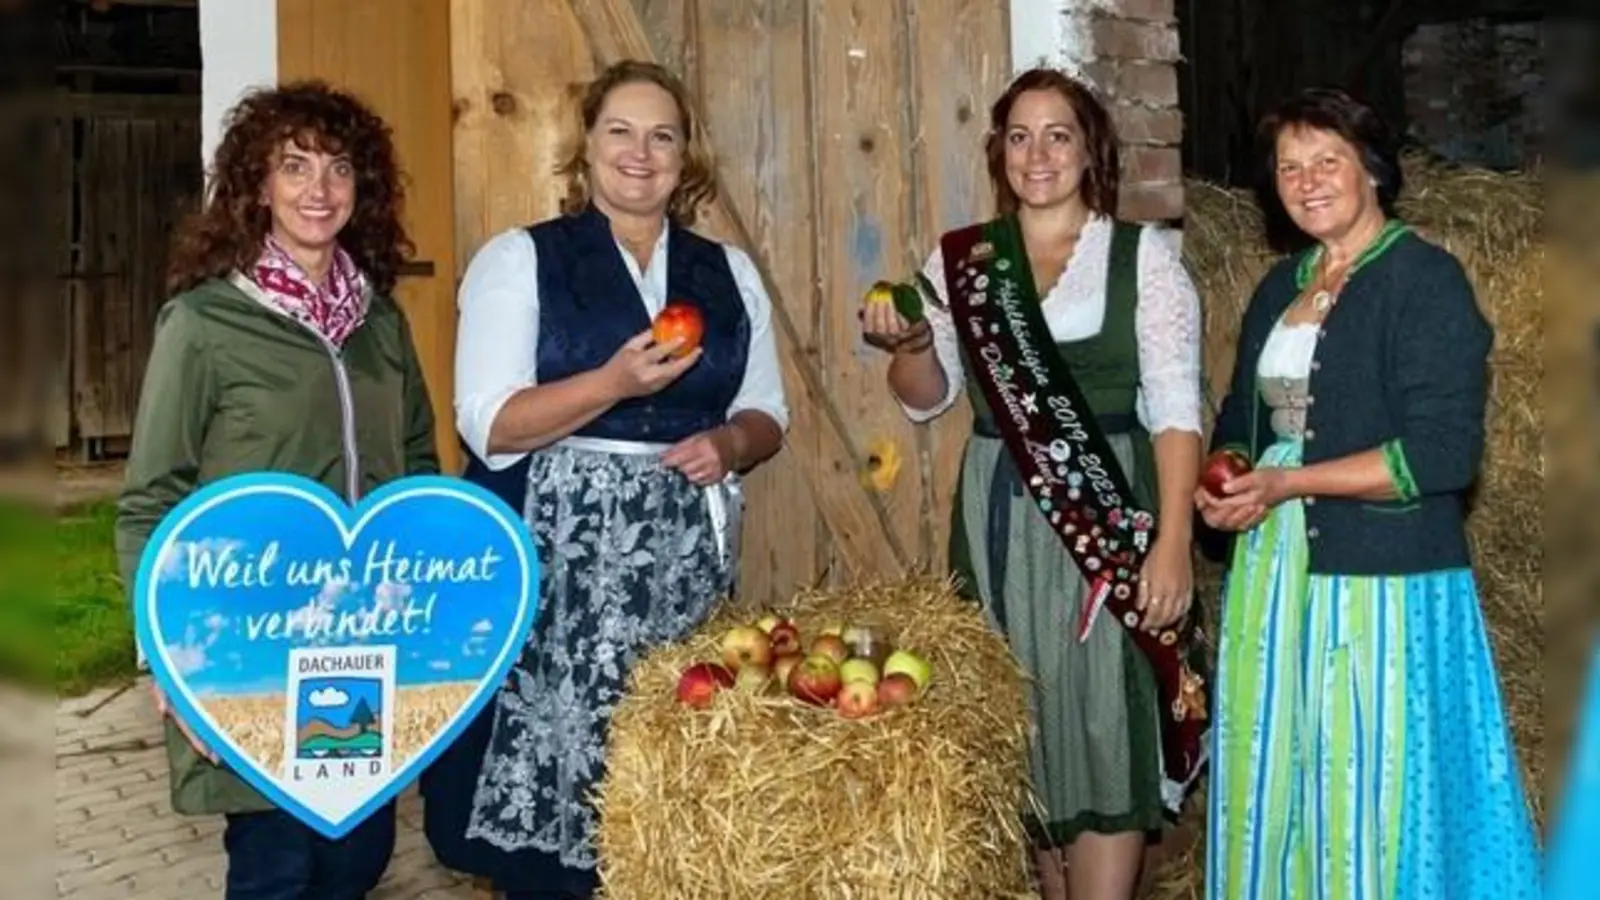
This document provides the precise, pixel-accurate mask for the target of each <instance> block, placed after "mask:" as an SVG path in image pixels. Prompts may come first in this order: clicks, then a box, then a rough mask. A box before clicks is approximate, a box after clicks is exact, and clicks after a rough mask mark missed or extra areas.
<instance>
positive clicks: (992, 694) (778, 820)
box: [596, 579, 1031, 900]
mask: <svg viewBox="0 0 1600 900" xmlns="http://www.w3.org/2000/svg"><path fill="white" fill-rule="evenodd" d="M776 612H778V613H779V614H780V615H787V616H789V617H791V618H793V619H794V620H795V621H796V623H797V624H798V625H799V627H800V629H801V633H802V635H804V636H805V638H806V640H807V641H809V639H810V637H811V636H814V635H816V634H817V633H819V631H820V630H821V629H823V628H826V627H827V625H828V624H830V623H833V622H870V623H874V624H876V625H878V626H887V630H888V631H890V632H891V633H892V636H893V640H894V644H895V646H896V647H903V648H906V649H909V650H912V651H913V652H916V653H917V654H918V655H920V656H922V657H923V658H925V659H927V660H928V661H929V662H930V663H931V664H932V666H933V677H932V679H931V681H930V682H929V684H928V687H927V688H926V690H925V691H924V693H923V694H922V695H921V696H920V697H919V698H918V699H917V700H916V701H915V702H914V703H913V704H912V705H910V706H907V707H901V708H897V709H892V710H888V711H884V712H880V713H878V714H876V715H874V716H871V717H868V718H864V719H856V720H849V719H844V718H842V717H841V716H840V715H839V714H838V713H837V712H836V711H835V710H833V709H829V708H817V707H810V706H806V705H802V704H801V703H799V702H798V701H796V700H793V699H792V698H789V697H787V696H786V695H783V694H780V693H776V692H771V693H755V692H745V691H742V690H739V689H737V688H735V689H729V690H724V691H721V692H719V693H718V694H717V695H716V697H715V699H714V700H713V701H712V704H711V705H710V707H708V708H706V709H702V710H696V709H691V708H689V707H686V706H683V705H681V704H680V703H679V702H678V701H677V699H676V696H675V688H676V685H677V681H678V676H679V674H680V673H681V672H682V671H683V669H684V668H685V667H687V666H688V665H690V664H692V663H694V662H698V661H702V660H715V659H717V658H718V652H717V644H718V642H719V641H720V638H721V635H722V634H723V633H724V632H725V631H726V629H727V628H729V627H731V626H733V625H734V624H739V623H741V622H746V621H749V616H748V610H745V611H743V615H741V614H739V613H737V612H735V611H734V610H732V609H731V608H724V609H722V610H720V611H719V612H718V614H717V615H716V616H714V617H713V619H712V620H711V621H710V622H709V623H707V624H706V625H705V626H704V627H703V628H702V629H701V630H700V631H698V632H697V633H695V634H694V635H692V636H691V637H690V638H688V639H686V640H685V641H683V642H681V643H679V644H675V645H671V646H667V647H663V648H661V649H659V650H657V651H655V652H653V653H652V654H651V655H649V656H648V657H647V658H645V659H643V660H642V661H641V662H640V663H639V665H638V666H636V668H635V670H634V673H633V676H632V680H631V683H630V688H629V692H628V694H627V696H625V697H624V699H623V700H622V702H621V703H620V704H619V705H618V706H617V709H616V711H615V714H614V716H613V719H612V724H611V732H610V748H609V752H608V757H607V773H606V776H605V779H604V780H603V782H602V783H601V785H600V787H599V789H598V796H597V797H596V803H597V804H598V807H599V809H600V811H601V825H600V834H599V848H600V857H601V863H600V871H601V877H602V880H603V884H604V890H605V895H606V896H607V897H608V898H611V900H634V898H638V900H646V898H662V897H672V898H683V900H688V898H695V897H706V898H712V897H715V898H722V900H736V898H744V897H749V898H767V897H773V896H791V897H862V898H866V897H894V898H921V897H927V898H936V897H937V898H952V900H955V898H961V900H970V898H1000V897H1027V896H1031V893H1030V891H1031V888H1030V880H1029V871H1030V869H1029V866H1030V861H1029V858H1028V851H1027V844H1026V837H1025V835H1024V833H1023V829H1022V822H1021V815H1022V813H1023V811H1024V809H1025V808H1026V807H1025V804H1026V803H1027V802H1028V794H1027V741H1028V734H1029V723H1028V718H1027V714H1026V709H1025V706H1024V703H1025V700H1024V693H1023V688H1024V675H1023V673H1022V671H1021V669H1020V668H1019V667H1018V665H1017V663H1016V661H1015V659H1014V658H1013V657H1012V655H1011V654H1010V651H1009V650H1008V648H1007V647H1006V646H1005V643H1004V641H1003V639H1002V638H1000V637H999V636H998V635H997V634H996V633H995V632H994V631H992V630H991V629H990V628H989V627H988V625H987V624H986V622H985V620H984V619H983V617H982V614H981V612H980V611H979V610H978V609H976V608H975V607H973V606H972V605H971V604H969V603H967V602H965V601H963V600H962V599H960V598H959V597H958V596H957V595H956V594H955V593H954V591H953V590H951V588H950V585H949V584H947V583H945V582H938V581H928V580H921V579H914V580H909V581H906V582H902V583H886V584H874V585H862V586H855V587H851V588H848V589H843V590H835V591H809V592H806V593H803V594H801V595H799V596H797V597H796V598H795V599H794V600H793V602H792V605H791V606H789V607H788V608H785V609H781V610H776Z"/></svg>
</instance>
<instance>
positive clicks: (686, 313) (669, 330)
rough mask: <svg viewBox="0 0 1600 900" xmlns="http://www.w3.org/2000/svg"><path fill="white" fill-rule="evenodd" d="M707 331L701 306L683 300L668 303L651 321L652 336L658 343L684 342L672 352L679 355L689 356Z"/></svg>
mask: <svg viewBox="0 0 1600 900" xmlns="http://www.w3.org/2000/svg"><path fill="white" fill-rule="evenodd" d="M705 331H706V323H705V317H703V316H702V315H700V308H699V307H697V306H693V305H691V304H689V303H686V302H684V301H682V300H674V301H672V302H671V303H668V304H667V305H666V306H665V307H664V308H662V310H661V312H659V313H657V314H656V318H655V321H653V322H651V323H650V336H651V337H653V338H655V341H656V343H658V344H666V343H670V342H672V341H682V342H683V346H681V347H679V348H678V349H677V351H675V352H674V353H673V354H672V355H673V356H679V357H681V356H687V355H688V354H689V352H690V351H692V350H694V348H696V347H698V346H700V339H701V338H702V337H703V336H704V335H705Z"/></svg>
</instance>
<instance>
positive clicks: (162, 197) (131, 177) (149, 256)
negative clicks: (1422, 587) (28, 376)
mask: <svg viewBox="0 0 1600 900" xmlns="http://www.w3.org/2000/svg"><path fill="white" fill-rule="evenodd" d="M66 108H67V110H68V112H67V114H66V115H64V116H62V118H61V119H60V120H59V128H60V129H61V130H60V131H59V132H58V135H59V138H58V139H59V141H60V146H61V148H62V149H63V150H64V151H65V152H66V156H65V158H64V159H65V161H64V163H63V168H62V170H61V171H62V174H63V179H64V181H63V187H64V188H65V189H66V190H69V191H75V192H76V198H75V202H73V203H72V205H71V209H72V210H73V211H74V215H72V216H70V217H69V218H68V220H67V222H66V223H64V224H65V225H66V228H67V234H66V235H65V240H64V241H63V246H64V247H65V248H66V250H67V252H66V254H65V259H64V260H63V262H64V263H65V267H66V274H67V276H68V277H67V279H66V280H65V281H64V283H63V288H64V292H65V298H64V299H65V300H66V301H67V303H68V306H69V309H70V314H69V319H70V323H71V327H70V330H69V332H68V334H69V338H68V341H69V353H70V356H69V358H70V360H71V363H70V372H69V378H70V384H71V395H72V404H71V431H72V433H73V436H75V437H76V439H77V441H78V443H79V447H80V449H81V450H83V451H85V452H95V451H98V450H104V449H112V448H116V447H119V446H125V445H126V442H127V440H128V439H129V438H130V437H131V435H132V434H133V417H134V413H135V411H136V409H137V406H138V399H139V398H138V393H139V384H140V381H141V380H142V379H143V377H144V368H145V363H146V361H147V360H148V359H149V357H150V347H151V343H152V341H153V340H154V333H155V316H156V312H157V311H158V310H159V309H160V307H161V303H162V301H163V300H164V298H165V297H166V290H165V288H164V286H163V285H164V282H165V274H166V273H165V268H166V260H167V243H168V240H169V238H170V235H171V231H172V228H173V226H174V225H176V224H177V219H178V216H179V215H180V214H181V213H182V212H183V211H184V210H185V209H186V208H187V206H188V205H189V204H190V203H191V202H192V201H193V200H194V199H195V197H196V196H197V194H198V192H199V190H200V186H201V170H200V164H199V159H198V155H197V153H196V149H197V148H198V147H199V146H200V116H199V108H198V103H197V102H196V101H195V100H194V99H193V98H184V97H140V96H123V95H116V94H106V95H81V96H78V97H75V98H74V99H72V100H71V101H70V102H68V103H67V104H66ZM67 196H70V194H69V195H67ZM62 424H63V423H60V422H57V423H53V427H52V430H53V431H55V432H56V434H55V437H56V444H57V446H58V447H59V446H62V445H64V444H66V443H67V438H68V435H67V433H66V429H64V428H62V427H61V425H62Z"/></svg>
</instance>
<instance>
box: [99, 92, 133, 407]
mask: <svg viewBox="0 0 1600 900" xmlns="http://www.w3.org/2000/svg"><path fill="white" fill-rule="evenodd" d="M105 124H106V125H107V126H108V127H107V130H106V133H107V134H108V135H109V136H111V140H110V141H109V142H108V143H107V144H106V145H105V147H104V152H105V154H106V155H105V156H104V157H103V163H104V164H105V165H107V166H108V171H107V173H106V174H107V175H108V176H109V177H108V179H107V181H106V182H105V183H103V184H102V190H103V191H104V192H105V194H104V196H103V197H102V202H103V203H104V204H105V207H104V209H105V210H106V212H107V215H106V219H105V222H106V224H108V225H109V227H107V228H103V229H101V230H100V232H99V233H98V234H97V235H96V236H95V237H96V238H97V239H98V240H99V241H100V254H101V257H100V258H101V261H102V263H103V264H104V265H106V267H107V268H109V269H110V270H111V271H114V272H118V273H120V275H119V276H118V277H116V278H112V279H108V280H107V281H106V282H105V287H106V293H105V295H104V305H103V306H102V307H101V314H102V315H104V316H105V321H104V323H103V325H104V329H105V330H104V332H103V333H102V337H101V344H100V352H101V353H103V354H105V360H106V362H105V368H104V369H103V373H102V374H103V377H104V379H105V382H104V384H103V386H102V393H101V411H102V415H103V417H104V418H103V419H102V421H101V429H102V431H101V433H100V435H99V436H100V437H121V436H123V435H127V434H131V433H132V432H133V414H132V412H131V410H130V409H129V401H130V398H132V396H133V395H134V393H135V389H134V387H133V386H132V384H130V379H131V368H132V367H131V366H130V364H129V363H130V360H129V350H130V349H131V345H132V332H131V328H132V324H133V316H134V312H133V308H134V303H133V289H134V283H135V282H134V279H135V278H136V277H137V269H136V263H135V261H134V258H133V249H134V243H133V240H134V234H133V229H134V227H135V221H136V219H135V214H134V207H135V205H136V204H137V197H138V193H137V191H138V188H137V187H136V185H135V184H134V183H133V182H131V181H130V180H129V178H128V175H129V171H130V170H133V171H138V168H139V159H138V156H137V151H136V146H135V143H134V137H135V125H136V123H134V122H130V121H128V120H126V119H111V120H108V121H107V122H106V123H105Z"/></svg>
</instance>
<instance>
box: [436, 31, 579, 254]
mask: <svg viewBox="0 0 1600 900" xmlns="http://www.w3.org/2000/svg"><path fill="white" fill-rule="evenodd" d="M450 20H451V41H450V43H451V52H450V60H451V64H450V70H451V80H452V81H453V83H454V89H455V101H454V116H455V125H454V148H455V149H454V153H455V208H456V216H455V225H456V247H457V248H458V250H459V253H460V255H459V257H458V260H457V269H458V274H459V273H460V272H462V271H465V270H466V266H467V263H468V262H469V261H470V260H471V256H472V254H473V253H474V252H476V251H477V249H478V248H479V247H481V246H482V245H483V243H484V241H486V240H488V239H489V238H490V237H492V236H494V235H495V234H497V233H498V232H500V231H503V230H505V229H507V228H513V227H517V226H521V225H527V224H531V223H533V222H535V221H538V220H539V219H544V218H548V217H549V216H552V215H555V214H556V212H557V211H558V209H559V206H560V202H561V196H562V194H563V192H564V187H565V186H564V185H563V184H561V182H560V180H559V179H558V178H556V177H555V175H554V170H555V167H556V166H557V165H558V164H559V162H560V161H561V158H562V156H563V155H564V153H565V152H566V150H567V142H568V141H569V140H571V139H573V138H574V137H575V134H576V130H577V128H578V119H577V108H576V106H575V104H574V102H573V101H574V99H575V91H576V88H577V86H578V85H580V84H581V83H582V82H584V81H585V80H587V79H589V78H591V77H593V75H594V67H593V63H592V61H591V56H590V52H589V50H588V47H587V45H586V44H585V41H584V33H583V30H582V28H581V27H579V25H578V21H577V19H576V18H575V17H574V16H573V13H572V7H571V5H570V4H569V3H568V2H566V0H451V3H450Z"/></svg>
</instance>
